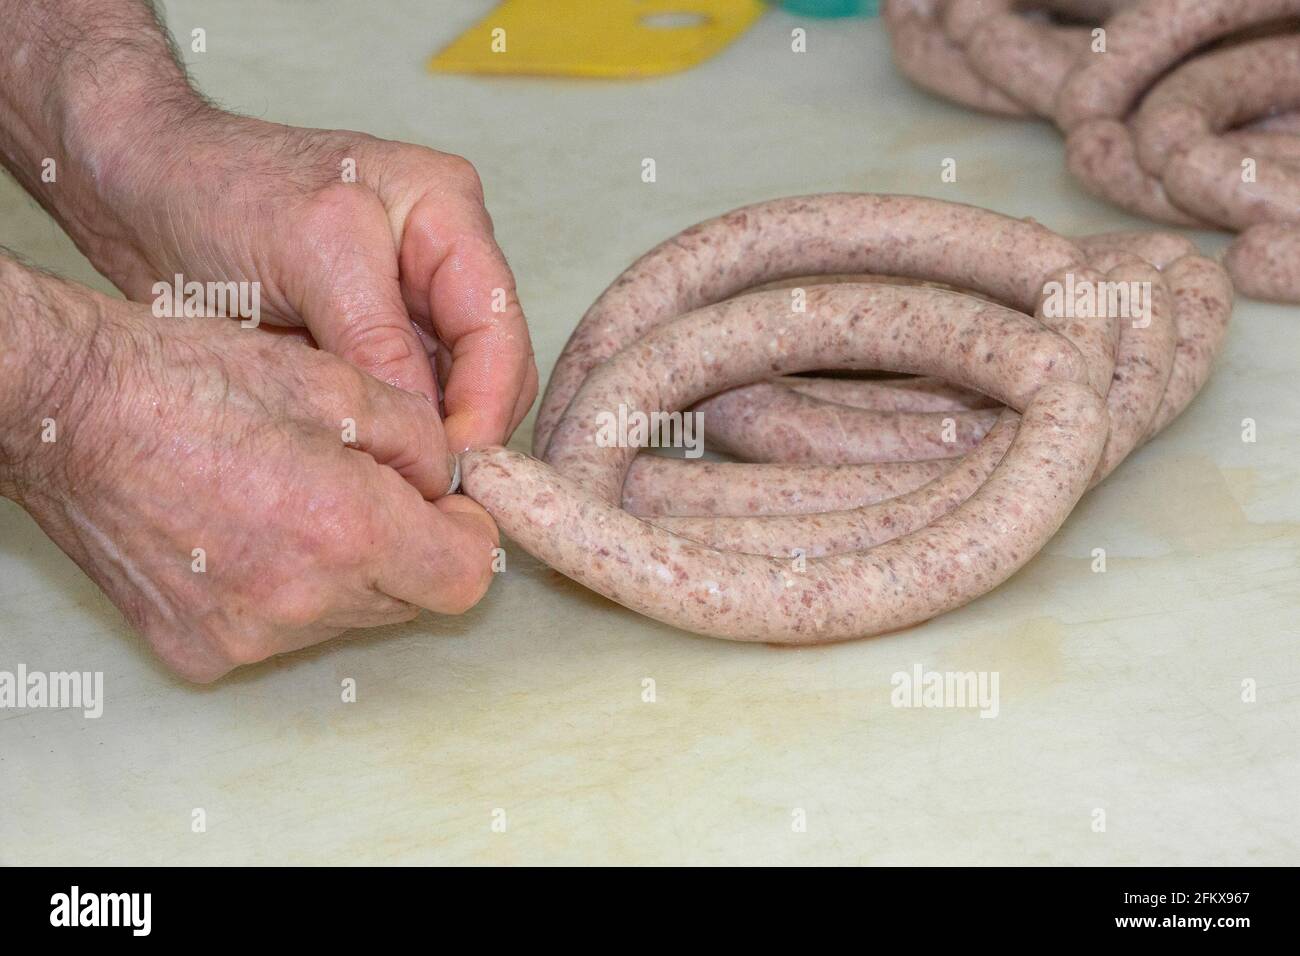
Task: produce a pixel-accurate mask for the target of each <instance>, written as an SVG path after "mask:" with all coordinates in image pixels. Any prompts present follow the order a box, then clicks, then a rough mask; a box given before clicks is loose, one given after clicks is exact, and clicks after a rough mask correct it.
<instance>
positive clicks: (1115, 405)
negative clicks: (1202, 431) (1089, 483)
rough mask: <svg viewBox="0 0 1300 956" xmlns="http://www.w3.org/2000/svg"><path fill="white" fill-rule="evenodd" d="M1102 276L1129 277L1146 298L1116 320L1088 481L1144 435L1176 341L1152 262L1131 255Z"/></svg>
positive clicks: (1169, 370) (1161, 281)
mask: <svg viewBox="0 0 1300 956" xmlns="http://www.w3.org/2000/svg"><path fill="white" fill-rule="evenodd" d="M1106 281H1107V282H1113V283H1134V284H1136V285H1137V286H1138V287H1139V288H1144V289H1146V290H1148V291H1149V298H1148V300H1147V301H1146V302H1144V303H1142V308H1140V309H1133V310H1132V311H1133V313H1134V314H1132V315H1130V316H1124V317H1122V321H1121V322H1120V336H1119V351H1118V352H1117V354H1116V356H1115V374H1114V379H1113V380H1112V382H1111V386H1110V391H1109V392H1107V394H1106V409H1107V411H1108V412H1109V413H1110V435H1109V436H1108V437H1107V439H1106V447H1105V450H1104V451H1103V452H1102V456H1101V462H1100V463H1099V464H1098V466H1097V473H1096V475H1095V476H1094V477H1093V484H1097V483H1099V482H1101V481H1103V480H1104V479H1105V478H1106V476H1107V475H1109V474H1110V473H1111V472H1112V471H1114V469H1115V466H1116V465H1118V464H1119V463H1120V462H1121V461H1123V460H1124V459H1125V458H1126V457H1128V455H1129V453H1130V452H1131V451H1133V449H1134V448H1136V447H1137V446H1138V444H1139V443H1140V442H1141V441H1142V440H1143V439H1144V438H1145V437H1146V436H1147V434H1148V432H1149V430H1150V428H1151V423H1152V422H1153V421H1154V420H1155V416H1156V414H1157V413H1158V411H1159V409H1160V404H1161V402H1162V401H1163V399H1164V395H1165V389H1166V387H1167V386H1168V385H1169V379H1170V376H1171V375H1172V374H1173V369H1174V356H1175V352H1176V349H1177V345H1178V330H1177V327H1176V325H1175V321H1174V314H1173V301H1172V298H1171V296H1170V294H1169V289H1168V287H1167V286H1166V284H1165V281H1164V279H1163V278H1162V277H1161V275H1160V273H1159V271H1157V269H1156V268H1155V267H1154V266H1152V265H1150V264H1149V263H1146V262H1139V261H1137V260H1134V261H1133V262H1132V263H1129V264H1122V265H1119V266H1116V267H1115V268H1114V269H1112V270H1111V271H1110V272H1108V273H1106ZM1131 301H1132V300H1130V302H1131ZM1111 311H1112V312H1113V311H1114V310H1111Z"/></svg>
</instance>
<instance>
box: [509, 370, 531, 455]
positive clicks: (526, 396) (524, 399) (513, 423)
mask: <svg viewBox="0 0 1300 956" xmlns="http://www.w3.org/2000/svg"><path fill="white" fill-rule="evenodd" d="M531 364H532V367H531V368H530V369H529V370H528V374H527V375H525V376H524V386H523V388H522V389H520V391H519V398H518V400H516V402H515V411H514V414H513V415H511V416H510V435H513V434H514V433H515V429H516V428H518V427H519V425H520V423H522V422H523V420H524V419H525V418H527V417H528V411H529V409H531V408H532V407H533V402H535V401H536V400H537V363H536V362H532V363H531ZM506 437H507V438H508V437H510V436H509V435H507V436H506Z"/></svg>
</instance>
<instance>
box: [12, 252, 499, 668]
mask: <svg viewBox="0 0 1300 956" xmlns="http://www.w3.org/2000/svg"><path fill="white" fill-rule="evenodd" d="M0 370H2V371H3V372H4V377H3V381H0V492H3V493H4V494H6V495H8V496H10V497H13V498H15V499H16V500H18V501H19V502H20V503H21V504H22V505H23V506H24V507H25V508H26V509H27V510H28V511H29V512H30V513H31V514H32V516H33V517H34V518H35V519H36V521H37V522H38V523H39V524H40V526H41V527H42V529H44V531H45V532H46V533H47V534H48V535H49V536H50V537H51V538H53V539H54V541H55V543H57V544H58V545H59V547H60V548H62V549H63V550H64V551H65V552H67V553H68V554H69V555H70V556H71V557H72V558H73V560H75V561H76V562H77V564H78V565H80V566H81V568H82V569H83V570H84V571H85V572H86V573H87V574H88V575H90V577H91V578H92V579H94V581H95V582H96V583H97V584H98V585H99V586H100V587H101V588H102V589H103V590H104V591H105V593H107V594H108V596H109V598H110V599H111V600H112V601H113V603H114V604H116V605H117V606H118V608H120V609H121V611H122V612H123V614H124V615H125V616H126V618H127V619H128V621H129V622H130V623H131V624H132V625H133V626H134V627H135V628H136V630H138V631H139V632H140V633H141V634H143V635H144V636H145V638H146V639H147V640H148V641H149V643H150V644H151V645H152V647H153V648H154V650H155V651H156V652H157V653H158V654H159V655H160V656H161V657H162V659H163V660H164V661H165V662H166V663H167V664H168V665H169V666H170V667H171V668H173V669H174V670H176V671H177V672H178V673H180V674H181V675H183V676H185V677H187V678H189V679H191V680H196V681H209V680H213V679H215V678H217V677H219V676H221V675H222V674H224V673H226V672H227V671H229V670H230V669H231V668H233V667H235V666H237V665H240V664H245V663H251V662H253V661H259V660H262V659H264V658H267V657H270V656H272V655H274V654H279V653H282V652H285V651H290V650H295V649H297V648H301V647H305V646H307V645H310V644H315V643H318V642H320V641H323V640H327V639H329V638H330V637H333V636H335V635H336V634H338V633H340V632H342V631H344V630H346V629H348V628H353V627H368V626H373V625H379V624H387V623H392V622H398V621H406V620H410V619H411V618H413V617H415V616H416V614H418V613H419V610H420V608H428V609H430V610H433V611H437V612H440V613H449V614H455V613H459V612H462V611H464V610H466V609H468V608H469V607H471V606H472V605H473V604H475V603H476V602H477V601H478V599H479V598H480V597H481V596H482V595H483V593H484V591H485V590H486V589H487V586H488V583H489V580H490V578H491V560H492V551H493V549H494V548H495V547H496V545H497V543H498V537H497V531H496V526H495V524H494V523H493V521H492V519H491V518H490V517H489V516H488V514H487V513H486V512H485V511H484V510H483V509H482V508H480V507H479V506H478V505H477V504H475V503H474V502H472V501H470V500H469V499H467V498H464V497H463V496H459V495H451V496H447V497H442V498H440V499H438V500H436V501H429V500H425V498H426V497H428V498H436V497H437V496H438V495H440V494H442V493H443V492H444V491H445V489H446V482H447V475H448V463H447V460H446V450H445V446H441V445H439V444H437V443H436V440H435V438H434V434H435V429H434V427H433V423H434V421H435V419H434V415H435V410H434V409H433V408H432V407H431V406H430V405H429V403H428V402H427V401H426V400H425V399H424V398H422V397H420V396H417V395H415V394H412V393H408V392H404V391H401V390H398V389H396V388H393V387H390V386H388V385H384V384H383V383H381V382H379V381H377V380H376V379H374V378H372V377H370V376H369V375H367V374H366V373H364V372H361V371H359V370H358V369H356V368H355V367H353V366H352V365H350V364H348V363H347V362H345V361H343V360H342V359H339V358H335V357H334V356H332V355H329V354H327V353H325V352H323V351H320V350H318V349H315V348H313V347H311V346H310V345H309V344H307V343H306V342H304V341H303V340H302V339H301V338H300V337H298V336H295V335H293V334H277V333H275V332H273V331H268V330H264V329H248V328H241V327H240V326H239V324H237V323H235V322H232V321H230V320H228V319H157V318H155V317H154V316H153V315H152V314H151V313H150V311H149V309H148V308H146V307H144V306H138V305H133V304H130V303H125V302H121V301H119V300H116V299H110V298H107V297H105V296H101V295H98V294H96V293H93V292H90V291H87V290H84V289H80V288H77V287H75V286H71V285H69V284H67V283H63V282H60V281H58V280H56V279H52V278H49V277H47V276H44V275H41V274H38V273H35V272H32V271H30V270H27V269H24V268H22V267H20V266H17V265H15V264H14V263H12V262H11V261H8V260H5V259H4V258H3V257H0ZM51 438H52V439H53V440H49V439H51ZM349 442H350V443H349ZM417 489H418V490H417ZM422 492H423V495H424V496H423V497H422Z"/></svg>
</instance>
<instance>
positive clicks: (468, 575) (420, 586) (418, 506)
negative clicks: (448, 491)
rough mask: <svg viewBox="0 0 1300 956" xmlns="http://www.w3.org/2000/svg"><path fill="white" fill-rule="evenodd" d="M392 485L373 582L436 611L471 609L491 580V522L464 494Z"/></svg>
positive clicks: (495, 541)
mask: <svg viewBox="0 0 1300 956" xmlns="http://www.w3.org/2000/svg"><path fill="white" fill-rule="evenodd" d="M390 490H391V492H392V493H391V494H390V495H388V496H387V498H386V501H385V504H386V505H388V507H389V514H390V519H389V521H388V523H387V533H388V536H389V544H388V546H387V547H381V548H376V549H375V553H376V560H377V561H378V564H377V566H376V567H375V568H374V571H373V579H374V582H375V587H376V588H378V589H379V590H380V591H382V592H383V593H385V594H388V595H391V596H392V597H394V598H396V599H397V600H399V601H406V602H408V603H410V604H417V605H419V606H420V607H423V608H428V609H429V610H431V611H436V612H438V613H440V614H460V613H462V612H464V611H467V610H469V609H470V608H471V607H473V606H474V605H475V604H477V603H478V601H479V599H480V598H481V597H482V596H483V594H484V593H485V592H486V591H487V588H488V585H489V584H490V583H491V580H492V559H493V556H494V549H495V548H496V547H497V546H498V544H499V541H500V538H499V536H498V533H497V528H496V524H495V522H493V520H492V519H491V517H489V516H488V513H487V512H486V511H484V510H483V508H482V507H480V506H479V505H478V504H476V503H475V502H473V501H470V500H469V499H468V498H466V497H464V496H463V495H451V496H449V497H446V498H443V499H442V500H440V501H435V502H429V501H422V500H420V499H419V498H418V497H417V496H415V495H414V494H412V493H410V489H409V488H404V487H402V486H401V485H400V484H397V485H395V486H391V487H390Z"/></svg>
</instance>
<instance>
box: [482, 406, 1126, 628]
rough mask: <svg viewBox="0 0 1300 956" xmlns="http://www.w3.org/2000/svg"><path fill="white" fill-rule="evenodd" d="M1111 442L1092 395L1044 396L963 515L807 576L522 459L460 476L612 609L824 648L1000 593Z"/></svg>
mask: <svg viewBox="0 0 1300 956" xmlns="http://www.w3.org/2000/svg"><path fill="white" fill-rule="evenodd" d="M1105 433H1106V409H1105V407H1104V405H1103V403H1102V400H1101V398H1100V397H1098V396H1097V394H1096V393H1095V392H1093V391H1092V389H1090V388H1088V387H1087V386H1086V385H1078V384H1075V383H1072V382H1059V383H1053V384H1051V385H1048V386H1046V387H1044V388H1042V389H1041V390H1040V391H1039V392H1038V394H1037V395H1036V396H1035V398H1034V401H1033V402H1032V403H1031V404H1030V406H1029V407H1028V408H1027V409H1026V410H1025V413H1024V416H1023V418H1022V420H1021V424H1020V428H1019V430H1018V432H1017V434H1016V438H1015V441H1014V442H1013V443H1012V446H1011V449H1010V450H1009V451H1008V452H1007V454H1006V456H1005V457H1004V458H1003V460H1002V462H1001V464H1000V465H999V466H998V468H997V469H996V470H995V471H994V473H993V475H992V476H991V477H990V478H989V480H988V481H986V482H985V483H984V485H983V486H981V488H980V490H979V491H977V492H976V493H975V494H974V495H972V496H971V497H970V498H969V499H967V500H966V501H965V502H963V503H962V504H961V505H960V506H959V507H957V508H956V509H954V510H953V511H951V512H949V513H948V514H946V515H944V516H943V517H942V518H940V519H938V520H937V521H935V522H934V523H933V524H931V525H929V526H927V527H926V528H924V529H922V530H920V531H916V532H913V533H912V534H909V535H905V536H903V537H901V538H895V539H894V540H892V541H889V542H887V543H885V544H882V545H880V546H879V547H877V548H873V549H871V550H870V551H866V552H858V553H854V554H841V555H835V556H831V557H825V558H812V559H808V560H807V562H806V565H805V566H804V568H803V569H802V570H797V569H796V567H794V566H793V565H792V562H791V561H790V560H788V559H781V558H768V557H762V556H758V555H751V554H738V553H735V552H728V551H717V550H715V549H712V548H706V547H704V546H702V545H699V544H696V543H694V542H691V541H689V540H687V539H685V538H682V537H679V536H677V535H674V534H671V533H669V532H667V531H664V530H662V529H660V528H656V527H654V526H653V525H648V524H646V523H645V522H643V521H640V520H639V519H637V518H635V517H633V516H632V515H630V514H628V513H627V512H626V511H623V510H621V509H619V508H616V507H614V506H612V505H610V504H609V503H608V502H606V501H604V500H603V499H601V498H598V497H596V496H594V495H592V494H591V493H590V492H589V491H588V490H587V489H586V488H584V487H582V486H581V485H580V484H578V483H577V482H575V481H573V480H572V479H569V478H567V477H565V476H564V475H561V474H560V473H559V472H558V471H556V470H555V469H553V468H550V467H548V466H547V465H545V464H544V463H542V462H540V461H538V460H537V459H535V458H529V457H528V456H526V455H522V454H519V453H518V452H512V451H508V450H506V449H503V448H496V449H488V450H485V451H481V452H471V453H468V454H467V455H465V456H464V464H463V468H464V475H465V487H466V488H467V490H468V491H469V493H470V494H471V495H473V496H474V498H475V499H476V500H478V501H479V502H480V503H482V504H483V505H484V507H486V508H487V509H488V511H490V512H491V513H492V514H493V515H495V516H496V518H497V521H498V523H499V524H500V525H501V527H502V530H504V531H505V532H506V534H508V535H510V536H511V537H512V538H514V539H515V540H516V541H518V542H519V543H520V544H522V545H523V546H524V547H525V548H526V549H527V550H528V551H529V552H531V553H532V554H534V555H536V556H537V557H538V558H540V559H541V560H543V561H545V562H546V563H547V564H549V565H551V566H552V567H554V568H556V569H557V570H558V571H560V572H562V573H563V574H566V575H568V576H569V577H571V578H573V579H574V580H576V581H578V582H579V583H581V584H584V585H585V586H587V587H589V588H591V589H592V590H594V591H597V592H599V593H600V594H603V595H605V596H606V597H608V598H610V599H611V600H613V601H617V602H618V603H620V604H622V605H624V606H626V607H629V608H631V609H632V610H634V611H638V612H640V613H642V614H645V615H647V616H649V617H652V618H655V619H657V620H660V621H664V622H666V623H668V624H672V625H674V626H676V627H680V628H684V629H686V630H689V631H694V632H696V633H699V634H708V635H712V636H714V637H721V638H728V639H731V640H737V641H765V642H771V643H783V644H819V643H826V642H829V641H839V640H848V639H852V638H856V637H866V636H868V635H872V634H880V633H883V632H886V631H893V630H897V629H899V628H903V627H908V626H910V625H913V624H919V623H920V622H922V621H925V620H928V619H929V618H931V617H934V616H935V615H937V614H942V613H943V612H945V611H949V610H952V609H953V608H957V607H960V606H961V605H963V604H966V603H968V602H969V601H971V600H973V599H974V598H976V597H978V596H980V595H981V594H984V593H985V592H987V591H989V590H991V589H992V588H994V587H996V586H997V585H998V584H1000V583H1002V582H1003V581H1005V580H1006V579H1007V578H1008V577H1010V576H1011V575H1012V574H1014V573H1015V572H1016V571H1017V570H1018V569H1019V568H1020V567H1021V566H1023V565H1024V564H1025V562H1026V561H1028V560H1029V559H1030V558H1031V557H1032V556H1033V555H1034V554H1035V553H1037V551H1038V549H1039V548H1041V547H1042V545H1043V544H1044V543H1045V542H1046V541H1047V539H1048V538H1050V537H1051V535H1052V534H1054V533H1055V531H1056V530H1057V528H1058V527H1059V526H1060V524H1061V523H1062V521H1063V520H1064V519H1065V516H1066V515H1067V514H1068V513H1069V511H1070V508H1071V507H1073V505H1074V503H1075V502H1076V501H1077V500H1078V498H1079V496H1080V495H1081V494H1082V493H1083V490H1084V486H1085V485H1086V484H1087V481H1088V476H1089V475H1090V474H1091V473H1092V471H1093V470H1094V469H1095V467H1096V464H1097V460H1098V457H1099V456H1100V453H1101V445H1102V443H1103V442H1104V440H1105ZM1030 487H1032V488H1034V489H1035V494H1034V495H1032V496H1031V495H1028V494H1026V488H1030Z"/></svg>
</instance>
